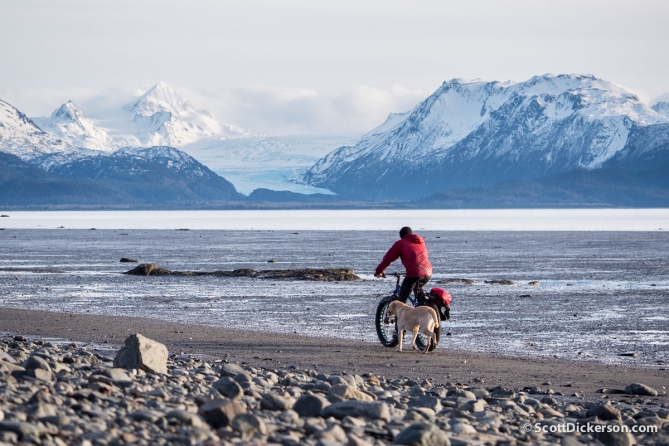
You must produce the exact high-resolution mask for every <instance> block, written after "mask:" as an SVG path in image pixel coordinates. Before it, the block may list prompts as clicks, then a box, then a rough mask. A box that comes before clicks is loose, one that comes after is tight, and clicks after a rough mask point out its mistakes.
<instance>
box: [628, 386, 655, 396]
mask: <svg viewBox="0 0 669 446" xmlns="http://www.w3.org/2000/svg"><path fill="white" fill-rule="evenodd" d="M625 393H626V394H628V395H644V396H657V390H655V389H653V388H652V387H650V386H647V385H645V384H641V383H632V384H630V385H629V386H627V387H625Z"/></svg>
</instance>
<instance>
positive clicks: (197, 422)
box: [165, 409, 207, 429]
mask: <svg viewBox="0 0 669 446" xmlns="http://www.w3.org/2000/svg"><path fill="white" fill-rule="evenodd" d="M165 418H166V419H167V420H168V421H176V422H177V423H179V424H185V425H186V426H190V427H192V428H194V429H201V428H204V427H207V423H206V422H205V421H204V419H202V417H201V416H200V415H198V414H196V413H193V412H188V411H186V410H179V409H175V410H172V411H170V412H167V415H165Z"/></svg>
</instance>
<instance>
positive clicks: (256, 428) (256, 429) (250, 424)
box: [231, 413, 267, 440]
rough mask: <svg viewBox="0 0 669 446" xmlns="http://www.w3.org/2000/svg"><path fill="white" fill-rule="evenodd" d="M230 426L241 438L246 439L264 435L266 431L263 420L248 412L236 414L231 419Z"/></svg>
mask: <svg viewBox="0 0 669 446" xmlns="http://www.w3.org/2000/svg"><path fill="white" fill-rule="evenodd" d="M231 426H232V428H233V429H234V430H236V431H237V432H239V433H240V434H241V436H242V440H248V439H250V438H253V437H255V436H257V435H265V434H266V433H267V426H266V425H265V422H264V421H263V420H262V419H261V418H260V417H257V416H256V415H253V414H250V413H244V414H241V415H237V416H236V417H235V418H234V419H233V420H232V424H231Z"/></svg>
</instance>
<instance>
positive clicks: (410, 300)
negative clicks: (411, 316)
mask: <svg viewBox="0 0 669 446" xmlns="http://www.w3.org/2000/svg"><path fill="white" fill-rule="evenodd" d="M389 275H390V276H393V277H396V278H397V281H396V282H395V291H393V294H391V295H390V296H388V301H389V302H392V301H394V300H397V299H399V298H400V290H401V289H402V285H400V279H401V278H402V274H400V273H392V274H389ZM418 293H423V294H425V291H423V287H420V289H419V290H417V293H415V294H418ZM415 294H414V295H413V296H412V295H411V294H409V297H407V303H410V304H411V306H412V307H415V306H416V305H418V300H417V298H416V296H415Z"/></svg>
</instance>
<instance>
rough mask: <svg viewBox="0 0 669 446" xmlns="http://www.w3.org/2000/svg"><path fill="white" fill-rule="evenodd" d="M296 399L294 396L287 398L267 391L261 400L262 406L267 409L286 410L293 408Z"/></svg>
mask: <svg viewBox="0 0 669 446" xmlns="http://www.w3.org/2000/svg"><path fill="white" fill-rule="evenodd" d="M293 404H295V400H294V399H293V398H286V397H284V396H281V395H276V394H274V393H266V394H264V395H263V397H262V399H261V400H260V408H261V409H266V410H286V409H292V408H293Z"/></svg>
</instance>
